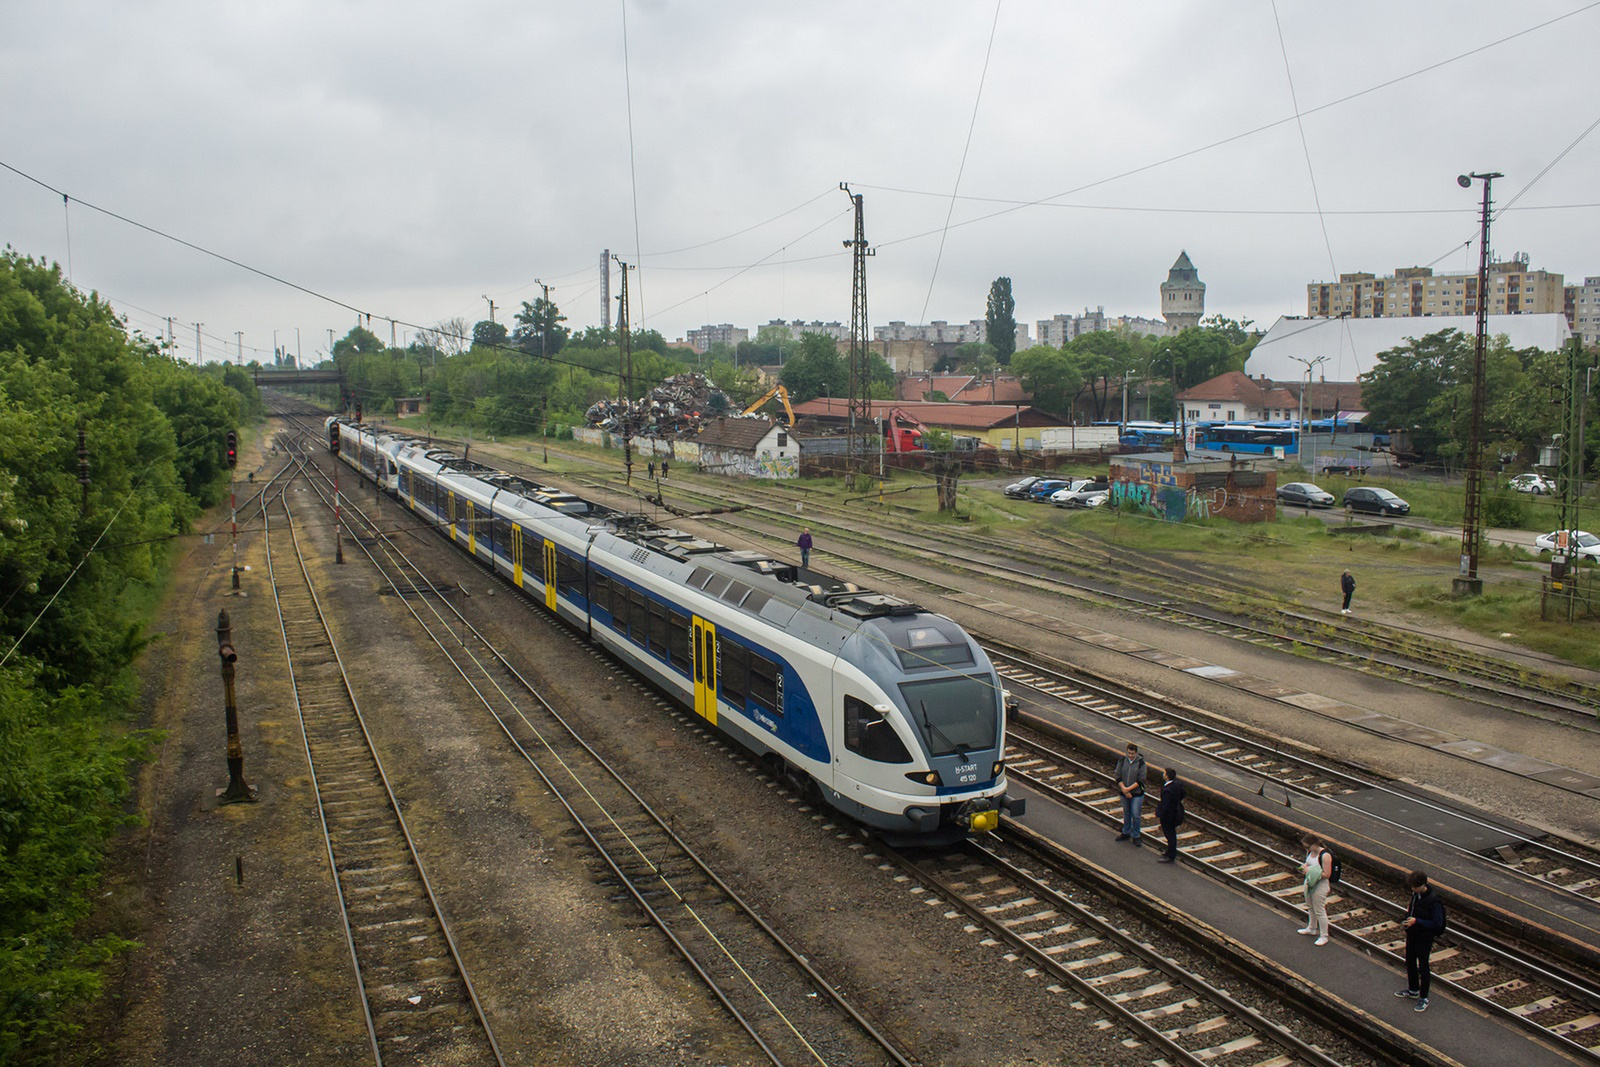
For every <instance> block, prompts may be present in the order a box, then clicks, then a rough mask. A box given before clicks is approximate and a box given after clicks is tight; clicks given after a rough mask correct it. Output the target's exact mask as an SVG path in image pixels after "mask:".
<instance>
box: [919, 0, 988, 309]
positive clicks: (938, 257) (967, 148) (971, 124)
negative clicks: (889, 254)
mask: <svg viewBox="0 0 1600 1067" xmlns="http://www.w3.org/2000/svg"><path fill="white" fill-rule="evenodd" d="M1000 4H1001V0H995V3H994V19H993V20H992V21H991V22H990V23H989V44H988V47H987V48H985V49H984V51H983V70H982V71H981V72H980V73H979V74H978V92H977V95H976V96H975V97H974V98H973V101H972V117H971V118H970V119H969V120H968V121H967V140H966V142H965V143H964V144H963V145H962V146H961V165H960V166H958V167H957V168H956V180H955V185H954V186H952V187H951V189H950V205H949V207H947V208H946V209H945V213H944V229H943V230H942V231H940V233H939V251H938V252H937V253H936V254H935V255H934V257H933V271H932V273H930V274H929V275H928V293H927V295H926V296H924V297H923V298H922V314H920V315H918V316H917V321H918V322H927V321H928V305H929V304H930V303H932V302H933V284H934V282H936V281H938V280H939V264H940V263H942V262H943V261H944V242H945V238H946V237H948V236H949V235H950V219H951V216H953V215H954V214H955V210H956V195H957V194H958V193H960V192H961V176H962V175H963V174H965V173H966V171H967V155H968V153H970V152H971V151H972V131H973V130H975V129H977V128H978V105H979V104H981V103H983V85H984V82H985V81H987V80H988V78H989V59H990V57H991V56H992V55H993V54H994V36H995V31H996V30H998V29H999V27H1000Z"/></svg>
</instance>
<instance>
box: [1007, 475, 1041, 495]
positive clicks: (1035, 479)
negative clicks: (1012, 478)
mask: <svg viewBox="0 0 1600 1067" xmlns="http://www.w3.org/2000/svg"><path fill="white" fill-rule="evenodd" d="M1042 481H1044V479H1043V478H1042V477H1040V476H1039V475H1037V474H1030V475H1028V476H1027V477H1026V478H1024V479H1022V481H1020V482H1012V483H1011V484H1010V485H1008V486H1006V487H1005V488H1004V489H1003V490H1001V492H1003V493H1005V495H1006V496H1012V497H1022V496H1027V495H1028V490H1029V489H1031V488H1033V486H1035V485H1036V484H1038V483H1039V482H1042Z"/></svg>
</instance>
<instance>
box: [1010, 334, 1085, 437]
mask: <svg viewBox="0 0 1600 1067" xmlns="http://www.w3.org/2000/svg"><path fill="white" fill-rule="evenodd" d="M1011 369H1012V370H1013V371H1015V372H1016V374H1017V377H1018V378H1020V379H1021V381H1022V387H1023V388H1024V389H1026V390H1028V392H1030V393H1032V394H1033V405H1034V407H1036V408H1038V409H1039V410H1041V411H1046V412H1049V413H1050V414H1052V415H1055V416H1056V417H1058V418H1062V419H1070V418H1071V417H1072V409H1073V406H1074V404H1076V403H1077V399H1078V394H1079V393H1080V392H1082V390H1083V375H1082V372H1081V371H1080V369H1079V366H1078V361H1077V360H1076V359H1074V358H1073V357H1072V356H1069V355H1068V354H1067V353H1066V352H1064V351H1062V350H1061V349H1059V348H1055V347H1052V346H1050V345H1034V346H1033V347H1032V348H1028V349H1024V350H1023V351H1021V352H1018V353H1017V354H1016V356H1015V358H1013V359H1012V361H1011Z"/></svg>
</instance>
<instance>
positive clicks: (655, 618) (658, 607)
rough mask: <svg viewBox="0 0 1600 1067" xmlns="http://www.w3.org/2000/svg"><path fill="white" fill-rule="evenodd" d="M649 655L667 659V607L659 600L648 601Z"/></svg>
mask: <svg viewBox="0 0 1600 1067" xmlns="http://www.w3.org/2000/svg"><path fill="white" fill-rule="evenodd" d="M650 654H651V655H653V656H656V657H657V658H659V659H666V658H667V606H666V605H665V604H663V603H661V602H660V601H659V600H652V601H650Z"/></svg>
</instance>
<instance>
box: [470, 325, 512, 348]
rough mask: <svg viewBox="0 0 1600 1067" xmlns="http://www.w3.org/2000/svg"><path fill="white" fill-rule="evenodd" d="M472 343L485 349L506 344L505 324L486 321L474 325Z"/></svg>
mask: <svg viewBox="0 0 1600 1067" xmlns="http://www.w3.org/2000/svg"><path fill="white" fill-rule="evenodd" d="M472 343H473V344H474V345H482V346H483V347H485V348H494V347H497V346H499V345H503V344H505V343H506V327H505V324H504V323H500V322H490V321H489V320H488V319H484V320H482V321H481V322H477V323H474V324H473V327H472Z"/></svg>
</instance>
